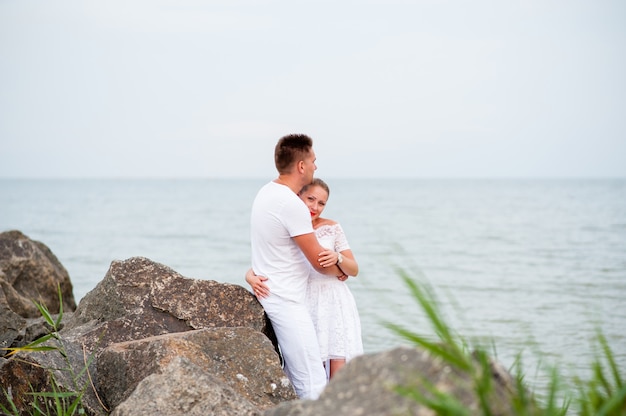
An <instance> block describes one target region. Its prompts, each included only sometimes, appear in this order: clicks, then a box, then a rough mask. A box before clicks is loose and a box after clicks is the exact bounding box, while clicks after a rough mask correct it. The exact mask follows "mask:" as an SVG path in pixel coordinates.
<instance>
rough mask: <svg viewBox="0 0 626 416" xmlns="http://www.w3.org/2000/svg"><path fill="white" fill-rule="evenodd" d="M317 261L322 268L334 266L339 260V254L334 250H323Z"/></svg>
mask: <svg viewBox="0 0 626 416" xmlns="http://www.w3.org/2000/svg"><path fill="white" fill-rule="evenodd" d="M317 260H318V261H319V262H320V266H322V267H330V266H334V265H335V264H337V261H338V260H339V253H337V252H336V251H334V250H324V251H322V252H321V253H320V254H319V256H318V258H317Z"/></svg>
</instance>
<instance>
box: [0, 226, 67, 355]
mask: <svg viewBox="0 0 626 416" xmlns="http://www.w3.org/2000/svg"><path fill="white" fill-rule="evenodd" d="M59 287H60V288H61V294H62V298H63V309H64V311H67V312H71V311H73V310H74V309H76V302H75V300H74V295H73V292H72V283H71V281H70V277H69V274H68V273H67V270H65V268H64V267H63V265H62V264H61V263H60V262H59V260H58V259H57V258H56V256H55V255H54V254H53V253H52V252H51V251H50V249H49V248H48V247H46V245H44V244H43V243H40V242H39V241H34V240H31V239H30V238H28V237H27V236H25V235H24V234H22V233H21V232H20V231H6V232H3V233H0V348H6V347H15V346H22V345H25V344H27V343H28V342H30V341H32V340H34V339H35V338H34V337H36V336H38V335H40V334H41V332H42V328H41V320H38V319H37V318H39V317H40V316H41V315H40V313H39V309H37V307H36V306H35V304H34V303H33V301H36V302H38V303H40V304H43V305H45V306H46V307H47V308H48V310H49V311H50V312H51V313H53V314H56V313H58V312H59V306H60V304H59V293H58V288H59ZM32 326H35V328H31V327H32ZM37 327H39V328H37Z"/></svg>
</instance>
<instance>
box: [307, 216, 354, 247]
mask: <svg viewBox="0 0 626 416" xmlns="http://www.w3.org/2000/svg"><path fill="white" fill-rule="evenodd" d="M315 235H316V236H317V238H318V239H322V238H324V237H334V240H335V247H334V250H335V251H337V252H340V251H344V250H350V245H349V244H348V239H347V238H346V235H345V233H344V232H343V228H341V225H339V223H336V224H332V225H331V224H329V225H322V226H320V227H318V228H316V229H315Z"/></svg>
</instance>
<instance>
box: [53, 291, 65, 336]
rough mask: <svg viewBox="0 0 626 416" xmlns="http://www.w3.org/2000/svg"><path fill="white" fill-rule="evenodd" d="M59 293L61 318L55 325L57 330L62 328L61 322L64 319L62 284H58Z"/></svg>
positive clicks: (59, 317)
mask: <svg viewBox="0 0 626 416" xmlns="http://www.w3.org/2000/svg"><path fill="white" fill-rule="evenodd" d="M57 291H58V292H59V316H58V317H57V320H56V322H55V324H54V328H55V329H57V328H59V327H60V326H61V320H62V319H63V294H62V293H61V284H60V283H58V284H57Z"/></svg>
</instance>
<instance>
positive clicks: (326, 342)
mask: <svg viewBox="0 0 626 416" xmlns="http://www.w3.org/2000/svg"><path fill="white" fill-rule="evenodd" d="M329 194H330V190H329V188H328V185H327V184H326V183H325V182H324V181H323V180H321V179H317V178H316V179H314V180H313V182H312V183H311V184H309V185H305V186H304V187H303V188H302V189H301V190H300V192H299V193H298V195H299V196H300V198H301V199H302V200H303V201H304V203H305V204H306V205H307V207H308V208H309V211H310V212H311V221H312V224H313V229H314V230H315V235H316V236H317V239H318V241H319V242H320V245H322V246H323V247H325V248H327V250H324V251H323V252H321V253H320V255H319V262H320V264H321V265H322V266H323V267H329V266H332V265H335V264H336V265H337V266H339V268H340V269H341V270H342V271H343V272H344V276H339V277H333V276H326V275H323V274H320V273H319V272H317V271H315V270H313V269H312V268H311V272H310V275H309V281H308V287H307V306H308V309H309V313H310V314H311V318H312V319H313V324H314V325H315V329H316V332H317V340H318V343H319V346H320V353H321V355H322V356H321V359H322V362H323V363H324V366H325V367H326V370H327V374H328V375H329V378H332V377H333V376H334V375H335V373H336V372H337V371H338V370H339V369H340V368H341V367H343V366H344V365H345V363H346V362H347V361H349V360H350V359H352V358H353V357H355V356H357V355H360V354H362V353H363V343H362V341H361V322H360V319H359V313H358V310H357V307H356V302H355V301H354V297H353V296H352V293H351V292H350V289H349V288H348V285H347V284H346V283H345V280H346V279H347V277H348V276H356V275H357V274H358V272H359V266H358V264H357V262H356V260H355V259H354V255H353V254H352V250H350V246H349V245H348V241H347V239H346V236H345V234H344V232H343V229H342V228H341V225H339V223H337V222H335V221H333V220H330V219H327V218H322V217H321V216H320V215H321V214H322V212H323V211H324V208H326V203H327V201H328V196H329ZM265 280H267V279H266V278H265V277H263V276H257V275H255V274H254V272H253V271H252V269H250V270H248V272H247V273H246V281H247V282H248V284H249V285H250V286H251V287H252V289H253V291H254V294H255V295H256V296H257V297H265V296H267V295H268V294H269V291H268V288H267V286H266V285H265V284H264V283H263V281H265Z"/></svg>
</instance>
